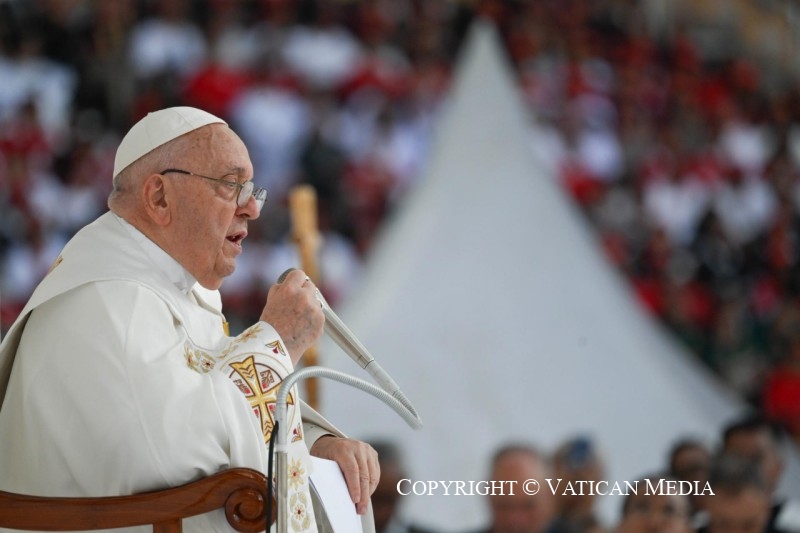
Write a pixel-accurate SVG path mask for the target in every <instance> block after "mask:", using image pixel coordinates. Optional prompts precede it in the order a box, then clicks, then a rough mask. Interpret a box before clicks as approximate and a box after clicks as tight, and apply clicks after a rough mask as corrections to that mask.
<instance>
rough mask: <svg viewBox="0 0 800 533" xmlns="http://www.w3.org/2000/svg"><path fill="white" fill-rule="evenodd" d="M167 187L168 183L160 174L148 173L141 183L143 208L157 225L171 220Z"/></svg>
mask: <svg viewBox="0 0 800 533" xmlns="http://www.w3.org/2000/svg"><path fill="white" fill-rule="evenodd" d="M168 188H169V185H168V183H167V181H166V180H165V179H164V176H162V175H161V174H150V175H149V176H147V178H145V180H144V184H143V185H142V203H143V205H144V210H145V212H146V213H147V215H148V216H149V217H150V219H151V220H152V221H153V222H154V223H155V224H156V225H158V226H166V225H167V224H169V222H170V221H171V220H172V210H171V208H172V206H171V204H170V195H169V194H168V191H167V189H168Z"/></svg>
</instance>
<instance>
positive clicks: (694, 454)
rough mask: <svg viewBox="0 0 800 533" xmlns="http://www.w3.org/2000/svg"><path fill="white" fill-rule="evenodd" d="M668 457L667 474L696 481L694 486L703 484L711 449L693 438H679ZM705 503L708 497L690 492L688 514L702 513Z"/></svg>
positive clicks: (705, 478)
mask: <svg viewBox="0 0 800 533" xmlns="http://www.w3.org/2000/svg"><path fill="white" fill-rule="evenodd" d="M668 459H669V460H668V463H669V464H668V468H669V474H670V475H671V476H672V477H674V478H675V479H677V480H678V481H689V482H691V483H695V482H697V485H695V486H700V487H704V486H705V483H706V482H707V481H708V473H709V469H710V468H711V459H712V456H711V451H710V450H709V449H708V447H706V445H705V444H703V443H702V442H700V441H698V440H693V439H684V440H680V441H678V442H677V443H675V444H674V445H673V446H672V449H671V450H670V453H669V458H668ZM707 503H708V498H706V497H705V496H703V495H695V494H692V495H691V496H690V505H691V509H690V510H691V513H690V515H691V516H692V517H694V516H696V515H697V514H698V513H703V512H704V511H705V510H706V504H707ZM692 522H693V523H694V520H693V521H692Z"/></svg>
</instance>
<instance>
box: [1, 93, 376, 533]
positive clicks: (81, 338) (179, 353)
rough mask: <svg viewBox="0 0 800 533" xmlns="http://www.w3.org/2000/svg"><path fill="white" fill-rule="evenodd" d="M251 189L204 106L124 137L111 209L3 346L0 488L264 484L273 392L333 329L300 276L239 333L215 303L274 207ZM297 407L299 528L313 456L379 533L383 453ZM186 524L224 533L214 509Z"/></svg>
mask: <svg viewBox="0 0 800 533" xmlns="http://www.w3.org/2000/svg"><path fill="white" fill-rule="evenodd" d="M252 175H253V167H252V164H251V162H250V157H249V155H248V153H247V149H246V148H245V146H244V144H243V143H242V141H241V140H240V139H239V137H238V136H237V135H236V134H235V133H234V132H233V131H231V129H230V128H229V127H228V125H227V124H226V123H225V122H224V121H223V120H221V119H219V118H217V117H215V116H213V115H211V114H209V113H206V112H205V111H201V110H199V109H194V108H189V107H175V108H170V109H164V110H161V111H157V112H154V113H150V114H149V115H147V116H146V117H145V118H143V119H142V120H141V121H139V122H138V123H137V124H135V125H134V126H133V127H132V128H131V130H130V131H129V132H128V134H127V135H126V136H125V137H124V138H123V139H122V142H121V144H120V146H119V148H118V150H117V155H116V159H115V164H114V190H113V192H112V193H111V195H110V197H109V201H108V206H109V208H110V211H109V212H108V213H105V214H104V215H102V216H101V217H100V218H98V219H97V220H96V221H94V222H93V223H91V224H89V225H88V226H86V227H85V228H83V229H82V230H81V231H79V232H78V233H77V234H76V235H75V237H74V238H73V239H72V240H71V241H70V242H69V243H68V244H67V245H66V247H65V248H64V250H63V252H62V253H61V255H60V256H59V258H58V260H57V261H56V263H55V264H54V265H53V268H52V270H51V271H50V273H49V274H48V275H47V276H46V277H45V279H44V280H43V281H42V283H41V284H40V285H39V287H38V288H37V289H36V291H35V292H34V294H33V295H32V297H31V299H30V301H29V302H28V304H27V306H26V307H25V309H24V310H23V311H22V313H21V314H20V316H19V318H18V319H17V321H16V322H15V323H14V325H13V326H12V328H11V330H10V331H9V333H8V335H7V337H6V339H5V340H4V342H3V343H2V344H1V345H0V404H1V405H2V407H1V408H0V450H2V452H1V453H0V490H6V491H10V492H16V493H25V494H35V495H42V496H115V495H125V494H133V493H138V492H145V491H151V490H155V489H160V488H165V487H170V486H177V485H181V484H184V483H187V482H189V481H192V480H194V479H197V478H199V477H202V476H206V475H209V474H213V473H214V472H217V471H219V470H222V469H226V468H232V467H250V468H254V469H256V470H259V471H261V472H266V469H267V468H266V467H267V461H268V457H267V455H268V453H267V447H266V445H265V443H266V442H268V440H269V437H270V435H271V433H272V428H273V418H272V414H271V411H270V407H271V404H272V403H274V401H275V392H276V390H277V387H278V385H280V382H281V380H282V379H283V378H285V377H286V375H287V374H288V373H290V372H291V371H292V370H293V368H294V365H296V364H297V362H298V360H299V359H300V357H301V356H302V354H303V353H304V352H305V350H306V349H307V348H308V347H309V346H310V345H311V344H313V343H314V342H315V341H316V339H317V338H318V337H319V336H320V335H321V334H322V328H323V324H324V316H323V314H322V311H321V309H320V304H319V302H318V301H317V300H316V298H315V290H316V288H315V287H314V286H313V284H312V283H311V282H310V280H309V279H308V278H307V277H306V276H305V274H304V273H303V272H302V271H299V270H296V271H292V272H291V273H290V274H289V275H288V276H287V277H286V279H285V280H284V281H283V282H282V283H280V284H276V285H273V286H272V287H271V288H270V290H269V293H268V298H267V301H266V304H265V305H264V309H263V311H262V313H261V317H260V320H259V322H258V323H256V324H254V325H253V326H251V327H250V328H248V329H247V330H245V331H244V332H243V333H241V334H240V335H239V336H237V337H230V336H228V332H227V331H226V329H227V328H226V326H225V319H224V317H223V314H222V311H221V302H220V296H219V292H218V289H219V287H220V285H221V284H222V280H223V279H224V278H225V277H226V276H228V275H230V274H231V273H232V272H233V271H234V269H235V268H236V258H237V256H238V255H239V254H240V253H241V252H242V243H243V241H244V240H245V238H246V237H247V224H248V221H250V220H252V219H255V218H257V217H258V216H259V212H260V209H261V207H262V205H263V203H264V200H265V198H266V191H265V190H263V189H257V188H254V186H253V182H252ZM289 404H290V405H289V408H290V412H289V416H288V421H289V422H290V427H289V428H288V429H289V430H290V431H291V435H292V439H291V440H292V443H291V445H290V451H289V458H288V464H289V468H290V469H291V474H292V475H291V478H292V479H293V482H292V483H290V487H289V501H290V503H291V505H292V512H291V513H290V516H291V520H290V524H289V531H293V532H312V531H317V526H316V523H315V519H314V512H313V509H312V503H311V499H310V494H309V484H308V474H309V471H310V467H311V465H310V458H309V453H311V454H313V455H316V456H319V457H323V458H328V459H332V460H334V461H336V462H337V463H338V464H339V466H340V468H341V469H342V472H343V474H344V477H345V480H346V482H347V485H348V489H349V492H350V496H351V498H352V501H353V502H354V504H355V505H356V509H357V511H358V512H359V513H360V514H362V515H365V526H366V529H367V530H370V529H371V527H372V526H371V518H370V512H369V496H370V494H371V493H372V491H373V490H375V487H376V485H377V482H378V476H379V467H378V462H377V456H376V454H375V452H374V450H372V448H370V447H369V446H368V445H366V444H364V443H361V442H357V441H354V440H350V439H346V438H343V437H341V436H338V434H336V431H335V430H334V429H333V428H332V427H331V426H330V424H329V423H328V422H327V421H325V419H323V418H322V417H321V416H320V415H319V414H317V413H315V412H313V411H312V410H310V409H306V406H303V407H302V419H301V401H300V398H299V397H298V393H297V390H292V391H291V393H290V396H289ZM254 415H255V416H254ZM282 430H284V429H283V428H282ZM184 527H185V530H186V531H213V530H226V529H227V527H228V526H227V523H226V522H225V519H224V516H223V515H222V513H221V512H217V513H209V514H208V515H203V516H199V517H194V518H192V519H189V520H187V521H186V523H185V524H184Z"/></svg>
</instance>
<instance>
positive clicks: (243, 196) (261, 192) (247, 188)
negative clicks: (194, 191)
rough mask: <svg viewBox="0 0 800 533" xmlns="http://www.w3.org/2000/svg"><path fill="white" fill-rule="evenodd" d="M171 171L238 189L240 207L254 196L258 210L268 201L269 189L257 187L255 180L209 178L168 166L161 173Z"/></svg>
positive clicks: (237, 202) (237, 198)
mask: <svg viewBox="0 0 800 533" xmlns="http://www.w3.org/2000/svg"><path fill="white" fill-rule="evenodd" d="M169 173H175V174H185V175H186V176H194V177H195V178H203V179H204V180H208V181H215V182H217V183H219V184H220V185H224V186H225V187H227V188H228V189H229V190H231V191H233V190H235V189H238V190H239V193H238V194H237V196H236V205H238V206H239V207H244V206H246V205H247V202H249V201H250V197H251V196H252V197H253V198H255V199H256V206H257V207H258V210H259V211H261V208H262V207H263V206H264V202H266V201H267V190H266V189H263V188H261V187H256V186H255V184H254V183H253V180H249V181H245V182H244V183H237V182H235V181H231V180H226V179H225V178H224V177H222V178H209V177H208V176H201V175H200V174H195V173H194V172H189V171H188V170H180V169H178V168H168V169H166V170H162V171H161V172H159V174H169Z"/></svg>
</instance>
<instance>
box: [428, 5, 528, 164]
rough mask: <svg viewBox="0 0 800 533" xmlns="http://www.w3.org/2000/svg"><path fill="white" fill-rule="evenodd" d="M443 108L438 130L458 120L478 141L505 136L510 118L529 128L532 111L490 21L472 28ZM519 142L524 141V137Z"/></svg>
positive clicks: (475, 23) (444, 129) (445, 128)
mask: <svg viewBox="0 0 800 533" xmlns="http://www.w3.org/2000/svg"><path fill="white" fill-rule="evenodd" d="M444 111H445V112H444V114H443V117H442V119H441V122H440V124H439V125H438V127H437V132H439V131H448V129H449V126H450V123H451V122H452V121H454V120H457V121H459V122H460V124H461V126H462V127H469V128H470V130H469V131H470V132H471V133H472V134H473V135H474V136H475V138H476V140H485V139H487V138H491V137H492V136H495V137H496V136H497V135H502V134H503V133H504V131H505V130H507V129H508V127H509V120H512V121H514V122H516V123H518V124H523V125H524V128H527V127H528V124H529V121H528V117H529V116H530V110H529V109H528V108H527V106H526V105H525V102H524V100H523V98H522V94H521V92H520V91H519V89H518V83H517V75H516V73H515V71H514V69H513V67H512V65H511V63H510V62H509V60H508V56H507V54H506V52H505V49H504V47H503V44H502V41H501V39H500V35H499V33H498V31H497V29H496V28H495V26H494V24H493V23H492V22H491V21H488V20H486V19H482V18H481V19H477V20H476V21H475V22H474V23H473V24H472V26H471V27H470V30H469V32H468V34H467V37H466V38H465V40H464V44H463V45H462V48H461V51H460V53H459V57H458V61H457V63H456V68H455V74H454V78H453V83H452V85H451V92H450V94H449V95H448V97H447V99H446V101H445V109H444ZM470 111H472V112H470ZM438 140H441V136H438ZM519 141H520V142H521V143H524V139H520V140H519ZM434 152H435V151H434ZM429 174H431V173H430V172H429Z"/></svg>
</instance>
